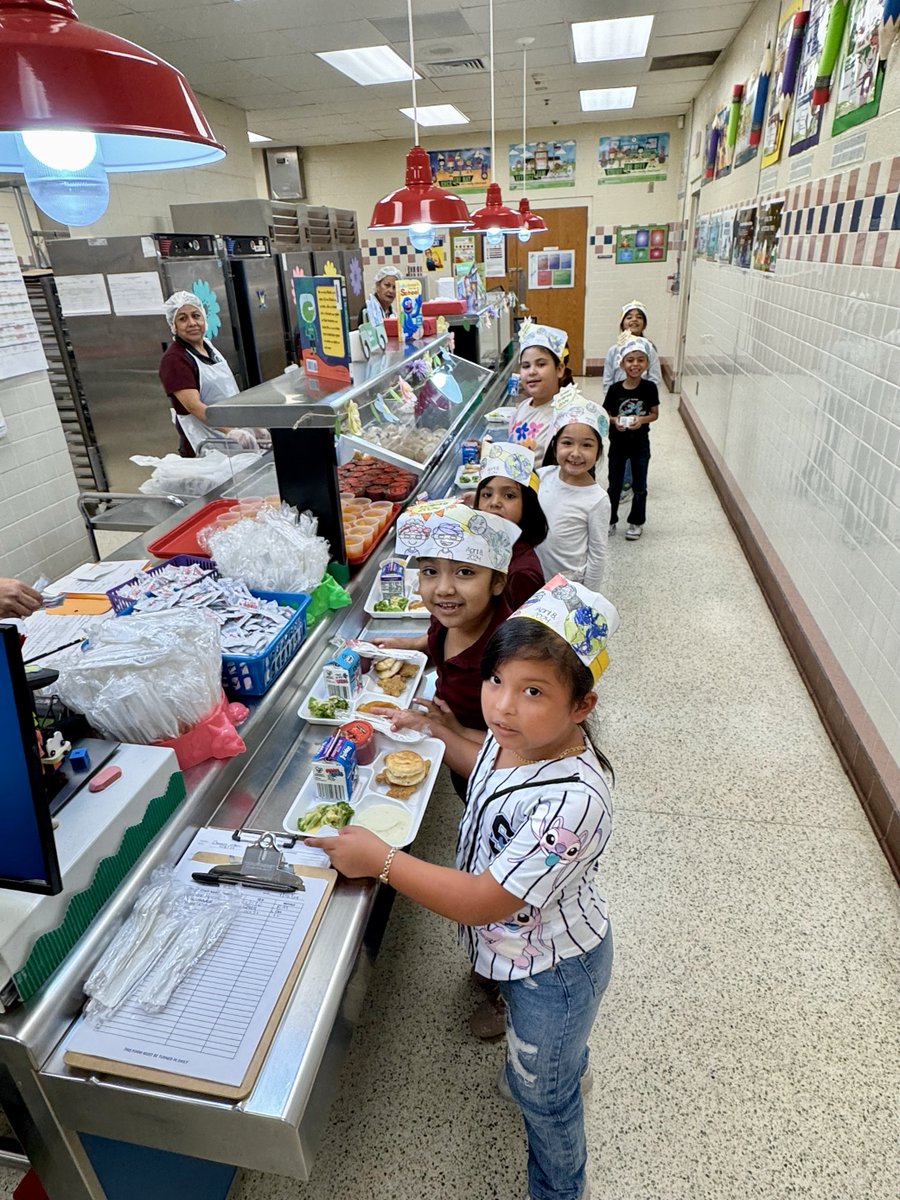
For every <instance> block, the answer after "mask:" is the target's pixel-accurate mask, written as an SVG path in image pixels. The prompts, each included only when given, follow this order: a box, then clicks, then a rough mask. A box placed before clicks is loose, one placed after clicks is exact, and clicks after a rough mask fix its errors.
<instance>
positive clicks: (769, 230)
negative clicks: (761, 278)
mask: <svg viewBox="0 0 900 1200" xmlns="http://www.w3.org/2000/svg"><path fill="white" fill-rule="evenodd" d="M783 209H784V201H783V200H773V201H772V202H771V203H770V204H761V205H760V207H759V212H758V213H757V220H756V237H755V239H754V242H753V270H754V271H767V272H769V273H771V272H772V271H774V270H775V263H776V262H777V260H778V239H779V236H780V232H781V214H782V211H783Z"/></svg>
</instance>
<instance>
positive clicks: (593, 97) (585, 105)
mask: <svg viewBox="0 0 900 1200" xmlns="http://www.w3.org/2000/svg"><path fill="white" fill-rule="evenodd" d="M580 95H581V111H582V112H597V111H598V109H602V108H632V107H633V105H634V98H635V96H636V95H637V87H617V88H583V89H582V91H581V93H580Z"/></svg>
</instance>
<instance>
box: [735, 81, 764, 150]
mask: <svg viewBox="0 0 900 1200" xmlns="http://www.w3.org/2000/svg"><path fill="white" fill-rule="evenodd" d="M758 88H759V76H758V75H751V76H750V78H749V79H748V80H747V83H746V84H745V86H744V96H743V99H742V101H741V111H740V116H739V117H738V127H737V138H736V139H735V143H734V160H733V162H734V166H736V167H741V166H743V165H744V163H745V162H749V161H750V159H751V158H755V157H756V152H757V150H758V149H759V147H758V146H751V145H750V127H751V125H752V122H753V110H754V109H755V108H756V93H757V89H758Z"/></svg>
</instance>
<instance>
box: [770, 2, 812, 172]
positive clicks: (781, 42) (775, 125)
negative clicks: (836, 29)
mask: <svg viewBox="0 0 900 1200" xmlns="http://www.w3.org/2000/svg"><path fill="white" fill-rule="evenodd" d="M805 3H806V0H793V2H792V3H791V4H790V5H789V6H788V8H787V9H786V10H785V14H784V17H783V19H782V22H781V24H780V25H779V27H778V33H777V35H776V37H775V52H774V63H773V66H772V81H771V84H770V86H769V99H768V104H767V105H766V122H765V125H764V127H763V136H762V165H763V166H764V167H770V166H771V165H772V164H773V163H776V162H778V160H779V158H780V157H781V144H782V141H783V138H784V126H785V120H786V116H787V111H786V103H785V101H783V100H782V91H783V84H784V79H785V68H786V67H787V66H788V49H789V47H790V44H791V38H792V36H797V37H802V34H801V33H798V34H796V35H795V34H794V17H795V16H796V14H797V13H798V12H800V11H801V10H803V8H804V7H805Z"/></svg>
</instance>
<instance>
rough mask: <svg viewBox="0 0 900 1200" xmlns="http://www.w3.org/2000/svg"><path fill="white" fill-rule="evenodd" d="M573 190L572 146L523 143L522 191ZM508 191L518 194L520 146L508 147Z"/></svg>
mask: <svg viewBox="0 0 900 1200" xmlns="http://www.w3.org/2000/svg"><path fill="white" fill-rule="evenodd" d="M574 186H575V142H574V140H571V141H567V142H526V143H525V187H526V188H527V189H528V191H531V190H532V189H538V188H559V187H574ZM509 190H510V191H511V192H521V191H522V143H521V142H510V143H509Z"/></svg>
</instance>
